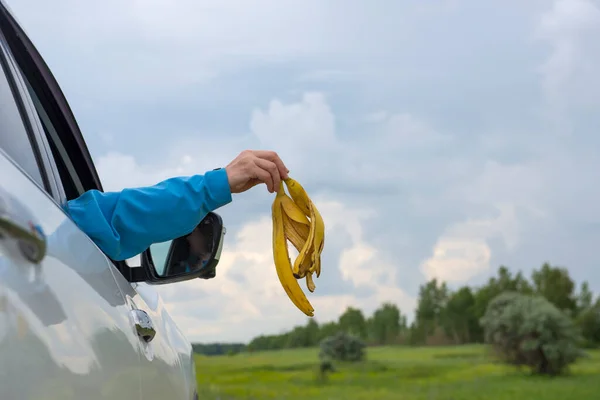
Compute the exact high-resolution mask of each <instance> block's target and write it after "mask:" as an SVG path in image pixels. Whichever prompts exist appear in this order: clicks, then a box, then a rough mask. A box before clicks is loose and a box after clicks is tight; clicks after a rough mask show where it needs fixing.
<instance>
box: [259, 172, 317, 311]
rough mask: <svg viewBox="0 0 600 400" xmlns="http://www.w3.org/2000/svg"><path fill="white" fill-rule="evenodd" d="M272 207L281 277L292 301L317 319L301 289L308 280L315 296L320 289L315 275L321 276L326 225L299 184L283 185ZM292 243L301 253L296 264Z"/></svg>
mask: <svg viewBox="0 0 600 400" xmlns="http://www.w3.org/2000/svg"><path fill="white" fill-rule="evenodd" d="M283 183H284V184H285V187H287V189H288V191H289V195H288V194H287V193H286V191H285V189H284V184H281V185H280V187H279V191H278V192H277V194H276V195H275V199H274V200H273V204H272V206H271V214H272V222H273V260H274V262H275V269H276V271H277V276H278V278H279V281H280V283H281V286H282V287H283V288H284V290H285V292H286V293H287V295H288V297H289V298H290V300H291V301H292V303H294V305H296V307H298V309H300V310H301V311H302V312H303V313H304V314H306V315H308V316H309V317H312V316H314V308H313V307H312V305H311V304H310V302H309V301H308V299H307V298H306V295H305V294H304V292H303V291H302V289H301V288H300V285H299V283H298V280H300V279H305V280H306V287H307V289H308V290H309V291H310V292H311V293H312V292H314V291H315V289H316V286H315V282H314V280H313V274H316V276H317V278H318V277H319V276H320V275H321V253H322V252H323V248H324V246H325V224H324V222H323V218H322V217H321V214H320V213H319V210H317V207H316V206H315V205H314V203H313V202H312V201H311V199H310V197H309V196H308V194H307V193H306V190H304V188H303V187H302V185H300V184H299V183H298V182H297V181H295V180H294V179H292V178H287V179H285V180H284V181H283ZM288 240H289V242H290V243H292V245H293V246H294V248H296V250H297V251H298V256H297V257H296V259H295V260H294V262H293V263H292V261H291V259H290V255H289V251H288Z"/></svg>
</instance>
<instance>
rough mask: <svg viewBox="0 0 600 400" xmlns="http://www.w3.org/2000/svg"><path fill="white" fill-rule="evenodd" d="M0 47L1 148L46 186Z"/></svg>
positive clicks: (35, 179)
mask: <svg viewBox="0 0 600 400" xmlns="http://www.w3.org/2000/svg"><path fill="white" fill-rule="evenodd" d="M8 71H9V69H8V67H7V61H6V57H5V55H4V53H3V51H2V48H1V47H0V148H2V150H4V152H5V153H6V154H7V155H8V156H9V157H10V158H12V159H13V160H14V161H15V162H16V163H17V165H19V166H20V167H21V168H22V169H23V170H24V171H25V172H26V173H27V174H28V175H29V176H30V177H31V178H32V179H33V180H34V181H35V182H37V183H38V184H39V185H40V186H41V187H43V186H44V184H43V180H42V174H41V172H40V169H39V164H38V161H37V157H36V154H35V151H34V149H33V146H32V143H31V139H30V135H29V134H28V132H27V128H26V127H25V124H24V122H23V114H22V113H21V109H19V105H18V103H17V100H16V99H17V97H15V95H16V94H17V93H18V92H17V90H16V86H15V82H14V80H13V77H12V76H11V75H10V74H9V72H8Z"/></svg>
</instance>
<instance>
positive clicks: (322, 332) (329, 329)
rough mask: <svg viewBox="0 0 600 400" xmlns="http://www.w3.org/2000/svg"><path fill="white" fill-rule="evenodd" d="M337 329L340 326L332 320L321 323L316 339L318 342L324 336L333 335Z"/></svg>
mask: <svg viewBox="0 0 600 400" xmlns="http://www.w3.org/2000/svg"><path fill="white" fill-rule="evenodd" d="M339 330H340V327H339V326H338V324H337V323H336V322H334V321H331V322H326V323H324V324H321V327H320V329H319V336H318V341H319V342H320V341H321V340H323V339H325V338H326V337H329V336H333V335H335V334H336V333H338V332H339Z"/></svg>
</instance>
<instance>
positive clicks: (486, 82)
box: [9, 0, 600, 341]
mask: <svg viewBox="0 0 600 400" xmlns="http://www.w3.org/2000/svg"><path fill="white" fill-rule="evenodd" d="M9 3H10V4H11V6H12V8H13V10H14V11H15V13H16V14H17V17H18V18H19V20H21V21H22V23H23V24H24V25H25V28H26V30H27V31H28V32H29V33H30V36H31V37H32V38H33V40H34V42H35V43H36V44H37V45H38V48H39V49H40V50H41V52H42V54H43V55H44V57H45V58H46V60H47V61H48V63H49V65H50V66H51V68H52V70H53V71H54V73H55V75H56V76H57V78H58V81H59V82H60V84H61V86H62V87H63V89H64V91H65V93H66V94H67V97H68V98H69V101H70V104H71V106H72V108H73V109H74V112H75V114H76V115H77V118H78V121H79V124H80V126H81V127H82V130H83V131H84V132H85V138H86V141H87V143H88V145H89V147H90V149H91V152H92V154H93V156H94V159H95V161H96V165H97V167H98V170H99V173H100V175H101V177H102V180H103V182H104V185H105V188H106V189H108V190H118V189H120V188H123V187H126V186H140V185H148V184H153V183H155V182H157V181H159V180H161V179H164V178H167V177H170V176H173V175H187V174H192V173H203V172H205V171H208V170H211V169H213V168H215V167H218V166H221V167H222V166H224V165H226V164H227V162H229V161H230V160H231V159H232V158H233V157H235V156H236V155H237V154H238V153H239V152H240V151H242V150H243V149H246V148H253V149H258V148H262V149H265V148H266V149H274V150H276V151H277V152H278V153H279V154H280V155H281V156H282V158H283V159H284V161H285V162H286V163H287V165H288V167H289V168H290V170H291V172H292V174H293V176H294V177H295V178H297V179H298V180H299V181H300V182H302V184H303V185H304V186H305V187H306V188H307V190H308V191H309V193H310V195H311V197H313V198H314V199H315V201H317V202H318V205H319V208H320V209H322V211H323V213H324V217H325V223H326V225H327V238H326V247H325V254H324V258H323V259H324V272H323V275H322V276H321V278H319V280H317V282H316V284H317V292H316V293H314V294H312V295H310V299H311V301H313V302H314V305H315V308H316V310H317V318H318V320H319V321H326V320H328V319H333V318H337V316H338V315H339V313H340V312H341V311H343V308H344V307H346V306H347V305H353V306H357V307H360V308H362V309H363V310H365V311H367V312H370V311H372V309H373V308H374V307H376V305H377V304H379V302H380V301H383V300H390V301H394V302H396V303H397V304H399V305H400V307H401V309H402V311H403V312H405V313H408V314H409V317H410V314H411V313H412V308H413V306H414V298H415V296H416V295H417V293H418V287H419V285H420V284H422V283H423V282H424V281H425V280H426V279H429V278H432V277H438V278H441V279H446V280H448V281H449V283H450V284H451V286H453V287H456V286H458V285H461V284H465V283H468V284H477V283H478V282H481V281H483V280H485V279H486V278H487V277H488V276H489V275H490V274H491V273H493V272H494V270H495V268H496V267H497V266H498V265H500V264H504V265H507V266H509V267H510V268H513V269H521V270H523V271H524V272H525V273H526V274H527V273H528V272H529V271H530V270H531V269H532V268H535V267H537V266H539V265H540V264H541V263H542V262H544V261H547V260H548V261H550V262H553V263H557V264H561V265H566V266H568V267H569V268H570V271H571V273H572V275H573V277H574V278H575V279H576V280H579V281H580V280H584V279H585V280H588V281H589V282H590V284H591V286H592V288H593V289H595V290H596V291H598V290H600V273H599V272H598V269H597V268H596V266H595V265H594V260H595V259H596V247H597V245H596V244H597V242H598V241H599V240H600V209H599V208H598V206H597V205H598V204H599V203H600V190H598V189H597V185H595V184H594V182H595V181H597V171H598V169H599V168H600V164H599V161H598V156H597V152H598V150H597V149H599V148H600V136H598V134H597V127H598V126H600V114H598V112H597V109H598V106H599V105H600V96H599V93H600V78H599V77H598V74H597V72H596V71H597V70H598V69H599V67H600V58H599V56H598V54H600V48H599V47H598V46H600V45H599V43H600V42H598V40H597V37H598V29H599V27H600V23H599V18H600V17H599V15H600V13H599V6H598V3H597V2H594V1H591V0H570V1H566V0H556V1H552V2H548V1H531V2H523V1H517V0H512V1H511V0H509V1H508V3H506V2H502V3H500V2H499V3H497V4H496V3H489V4H486V6H485V7H482V6H481V2H477V1H475V0H463V1H436V2H428V3H427V4H423V3H422V2H394V1H387V2H385V1H384V2H361V1H343V2H342V1H341V0H339V1H338V0H334V1H329V2H319V1H313V2H296V1H285V2H281V1H276V0H264V1H260V2H258V3H252V4H250V3H248V2H243V1H241V0H227V1H203V2H194V1H191V0H178V1H176V2H173V1H170V2H167V1H164V0H152V1H144V2H141V1H130V2H126V3H123V2H118V3H117V2H116V0H109V1H107V2H103V3H102V4H95V3H89V2H81V1H76V0H56V1H53V2H52V3H49V2H44V1H41V0H20V1H18V2H17V1H10V0H9ZM115 10H118V12H115ZM340 10H343V15H344V17H343V18H340V17H339V16H340V15H341V14H340ZM431 27H435V29H431ZM271 201H272V195H271V194H269V193H268V192H267V191H266V190H264V188H256V189H254V190H252V191H250V192H248V193H245V194H243V195H236V196H234V201H233V202H232V203H231V204H229V205H228V206H226V207H223V208H222V209H220V210H218V212H219V213H220V214H221V215H222V216H223V218H224V220H225V223H226V224H227V227H228V235H227V239H226V246H225V254H224V257H223V260H222V261H221V264H220V265H219V271H218V276H217V278H216V279H214V280H211V281H194V282H184V283H178V284H175V285H172V286H171V285H169V286H164V287H160V288H159V290H160V291H161V294H162V296H163V298H164V300H165V302H166V303H167V305H168V307H169V309H170V310H171V312H172V313H173V316H174V319H175V320H176V321H177V323H178V324H179V325H180V326H181V327H182V328H183V330H184V332H186V333H187V334H188V336H189V337H190V338H191V339H192V340H203V341H208V340H213V339H232V340H233V339H235V340H242V339H244V340H245V339H249V338H250V337H251V336H252V335H255V334H258V333H269V332H277V331H280V330H283V329H287V328H289V327H291V326H292V325H293V324H298V323H303V322H304V316H303V315H302V314H301V313H300V312H299V311H298V310H296V309H295V308H294V306H293V304H291V302H289V301H288V300H287V299H286V297H285V294H284V293H283V292H282V289H281V287H280V285H279V283H278V282H277V278H276V275H275V274H274V271H273V268H274V267H273V265H272V260H271V258H272V255H271V253H270V251H271V248H270V241H269V235H270V229H271V228H270V224H269V214H270V204H271ZM132 262H135V261H132ZM242 332H244V333H242ZM227 335H229V336H227Z"/></svg>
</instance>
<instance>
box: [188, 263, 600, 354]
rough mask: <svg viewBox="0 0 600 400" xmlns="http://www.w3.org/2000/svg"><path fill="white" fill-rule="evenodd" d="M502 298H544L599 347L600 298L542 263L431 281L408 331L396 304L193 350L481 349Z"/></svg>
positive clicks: (564, 270) (421, 289) (589, 343)
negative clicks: (340, 341) (341, 337)
mask: <svg viewBox="0 0 600 400" xmlns="http://www.w3.org/2000/svg"><path fill="white" fill-rule="evenodd" d="M504 292H517V293H521V294H537V295H541V296H543V297H544V298H546V299H547V300H548V301H549V302H550V303H552V304H554V305H555V306H556V307H557V308H559V309H560V310H561V311H563V312H564V313H565V314H566V315H567V316H568V317H569V318H572V319H573V320H574V321H575V322H576V325H577V327H578V328H579V329H580V331H581V336H582V337H583V338H584V340H585V343H583V345H585V346H587V347H595V346H598V345H600V296H596V297H595V296H594V294H593V293H592V292H591V290H590V288H589V284H588V283H587V282H583V283H582V284H581V285H580V286H579V288H578V287H577V285H576V284H575V282H574V281H573V279H572V278H571V277H570V275H569V271H568V269H567V268H562V267H557V266H552V265H550V264H549V263H544V264H543V265H542V266H541V267H540V268H539V269H536V270H534V271H533V272H532V274H531V277H530V279H527V278H526V277H525V276H524V275H523V274H522V273H521V272H517V273H516V274H513V273H511V272H510V271H509V270H508V268H506V267H505V266H500V267H499V268H498V270H497V272H496V275H495V276H492V277H491V278H489V280H488V281H487V282H486V283H485V284H483V285H480V286H476V287H472V286H468V285H465V286H462V287H460V288H458V289H456V290H450V289H449V288H448V286H447V284H446V283H445V282H441V281H438V280H437V279H432V280H430V281H428V282H426V283H424V284H423V285H421V286H420V287H419V294H418V299H417V307H416V310H415V318H414V320H413V322H412V323H411V324H410V325H409V324H407V320H406V316H405V315H404V314H403V313H402V312H401V310H400V309H399V308H398V307H397V306H396V305H395V304H392V303H384V304H382V305H381V306H380V307H379V308H378V309H377V310H375V312H374V313H373V314H372V315H370V316H368V317H366V316H365V315H364V313H363V312H362V311H361V310H360V309H358V308H354V307H348V308H347V309H346V310H345V312H344V313H343V314H342V315H340V317H339V318H338V320H337V321H330V322H325V323H322V324H319V323H318V322H317V321H316V320H315V319H314V318H311V319H309V320H308V321H307V323H306V324H305V325H303V326H296V327H294V328H293V329H291V330H290V331H288V332H284V333H281V334H276V335H261V336H258V337H256V338H254V339H252V340H251V341H250V343H249V344H248V345H247V346H241V345H240V344H235V345H233V347H231V348H229V347H227V345H219V346H218V350H219V351H220V353H216V352H215V351H216V349H217V346H216V345H201V346H203V347H202V349H200V348H198V347H197V346H198V345H195V347H194V349H195V350H196V349H197V350H199V351H198V352H202V353H204V354H225V353H228V352H229V353H235V352H238V351H242V350H246V351H259V350H278V349H284V348H299V347H313V346H316V345H318V344H319V343H320V342H321V341H322V340H323V339H325V338H327V337H330V336H333V335H335V334H336V333H338V332H345V333H349V334H351V335H354V336H356V337H359V338H361V339H362V340H364V341H365V342H366V343H367V344H368V345H370V346H376V345H390V344H406V345H451V344H466V343H482V342H483V341H484V331H483V328H482V326H481V324H480V320H481V318H482V317H483V315H484V314H485V311H486V309H487V307H488V305H489V303H490V301H491V300H492V299H494V298H495V297H496V296H497V295H499V294H501V293H504ZM211 346H213V347H211Z"/></svg>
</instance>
